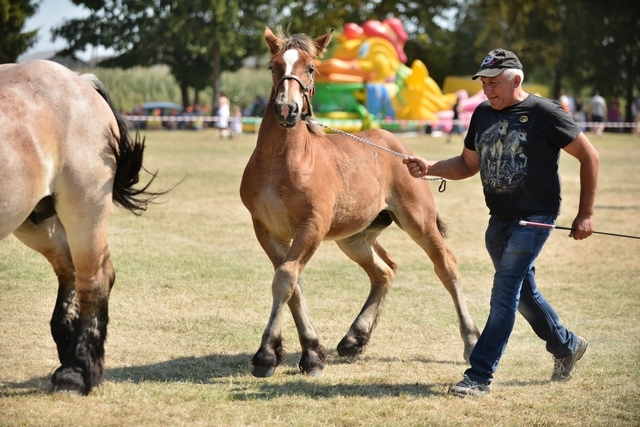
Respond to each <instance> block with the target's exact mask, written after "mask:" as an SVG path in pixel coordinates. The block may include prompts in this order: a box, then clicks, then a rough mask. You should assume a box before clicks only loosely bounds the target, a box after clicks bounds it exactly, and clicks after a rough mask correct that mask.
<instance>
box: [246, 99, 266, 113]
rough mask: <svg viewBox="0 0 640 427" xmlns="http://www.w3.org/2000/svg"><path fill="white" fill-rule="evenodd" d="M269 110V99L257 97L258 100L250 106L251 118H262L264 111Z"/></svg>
mask: <svg viewBox="0 0 640 427" xmlns="http://www.w3.org/2000/svg"><path fill="white" fill-rule="evenodd" d="M266 109H267V98H265V97H264V96H261V95H256V99H255V100H254V101H253V102H252V103H251V105H250V106H249V116H251V117H262V116H264V111H265V110H266Z"/></svg>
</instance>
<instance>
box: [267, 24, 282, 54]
mask: <svg viewBox="0 0 640 427" xmlns="http://www.w3.org/2000/svg"><path fill="white" fill-rule="evenodd" d="M264 39H265V40H266V41H267V44H268V45H269V50H270V51H271V54H272V55H275V54H276V53H278V50H280V44H279V43H278V38H277V37H276V35H275V34H273V31H271V28H269V27H265V29H264Z"/></svg>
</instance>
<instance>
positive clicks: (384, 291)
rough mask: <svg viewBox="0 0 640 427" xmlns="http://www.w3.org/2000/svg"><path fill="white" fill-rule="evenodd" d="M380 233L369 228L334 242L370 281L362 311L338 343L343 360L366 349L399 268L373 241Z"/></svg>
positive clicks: (379, 230) (378, 230)
mask: <svg viewBox="0 0 640 427" xmlns="http://www.w3.org/2000/svg"><path fill="white" fill-rule="evenodd" d="M381 231H382V229H370V230H368V231H365V232H364V233H362V234H360V235H358V236H355V237H352V238H350V239H345V240H341V241H339V242H337V244H338V246H339V247H340V249H341V250H342V251H343V252H344V253H345V254H346V255H347V256H348V257H349V258H350V259H352V260H353V261H355V262H356V263H357V264H358V265H360V267H362V268H363V269H364V271H365V272H366V273H367V276H369V280H370V282H371V289H370V291H369V296H368V297H367V300H366V301H365V303H364V306H363V307H362V310H361V311H360V313H359V314H358V316H357V317H356V318H355V320H354V321H353V323H352V324H351V327H350V328H349V331H348V332H347V333H346V335H345V336H344V337H343V338H342V340H340V343H339V344H338V348H337V350H338V354H339V355H340V356H343V357H347V356H358V355H360V354H362V352H363V351H364V350H365V348H366V346H367V344H368V343H369V340H370V338H371V334H372V333H373V330H374V329H375V327H376V325H377V324H378V320H379V319H380V315H381V314H382V311H383V308H384V301H385V299H386V297H387V295H388V293H389V290H390V289H391V285H392V284H393V279H394V277H395V274H396V272H397V271H398V265H397V264H396V262H395V261H394V260H393V258H392V257H391V255H389V253H387V252H386V251H385V250H384V248H382V246H380V244H378V242H377V241H376V240H375V239H376V237H377V236H378V235H379V234H380V232H381Z"/></svg>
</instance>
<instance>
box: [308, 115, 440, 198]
mask: <svg viewBox="0 0 640 427" xmlns="http://www.w3.org/2000/svg"><path fill="white" fill-rule="evenodd" d="M306 121H307V123H311V124H316V125H319V126H322V127H323V128H325V129H329V130H330V131H333V132H337V133H340V134H342V135H346V136H348V137H349V138H353V139H355V140H356V141H360V142H362V143H363V144H367V145H370V146H372V147H375V148H377V149H379V150H382V151H386V152H387V153H389V154H393V155H394V156H398V157H401V158H402V159H408V158H409V156H407V155H406V154H402V153H399V152H397V151H394V150H392V149H390V148H387V147H383V146H382V145H378V144H375V143H373V142H371V141H368V140H366V139H364V138H360V137H359V136H356V135H353V134H350V133H348V132H345V131H343V130H340V129H336V128H332V127H331V126H327V125H325V124H324V123H320V122H319V121H318V120H314V119H312V118H310V117H307V118H306ZM418 179H422V180H423V181H440V186H439V187H438V192H440V193H444V192H445V190H446V189H447V180H446V179H444V178H440V177H427V176H421V177H419V178H418Z"/></svg>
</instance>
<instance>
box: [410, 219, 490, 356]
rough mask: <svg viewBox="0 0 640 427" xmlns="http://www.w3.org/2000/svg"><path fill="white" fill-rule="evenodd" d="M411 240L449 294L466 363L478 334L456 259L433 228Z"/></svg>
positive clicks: (413, 236) (439, 222) (438, 221)
mask: <svg viewBox="0 0 640 427" xmlns="http://www.w3.org/2000/svg"><path fill="white" fill-rule="evenodd" d="M437 223H438V225H440V224H441V221H440V218H438V219H437ZM405 229H406V228H405ZM412 238H413V239H414V240H415V241H416V242H417V243H418V244H419V245H420V247H422V248H423V249H424V250H425V252H426V253H427V255H428V256H429V258H430V259H431V261H432V262H433V265H434V270H435V272H436V275H437V276H438V278H439V279H440V281H441V282H442V284H443V285H444V287H445V289H446V290H447V291H448V292H449V295H451V298H452V300H453V304H454V306H455V309H456V314H457V316H458V324H459V328H460V336H461V337H462V342H463V345H464V352H463V357H464V360H466V361H467V362H468V361H469V357H470V356H471V352H472V351H473V348H474V347H475V345H476V342H477V341H478V338H479V337H480V332H479V331H478V328H477V327H476V325H475V323H474V322H473V319H472V318H471V315H470V314H469V310H468V309H467V303H466V300H465V296H464V290H463V287H462V279H461V278H460V272H459V270H458V263H457V261H456V257H455V255H454V254H453V252H451V250H450V249H449V248H448V247H447V246H446V244H445V242H444V237H442V235H441V234H440V232H438V231H437V230H436V229H435V227H434V230H432V231H430V232H427V233H422V234H420V236H419V237H418V238H416V236H415V235H412Z"/></svg>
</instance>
